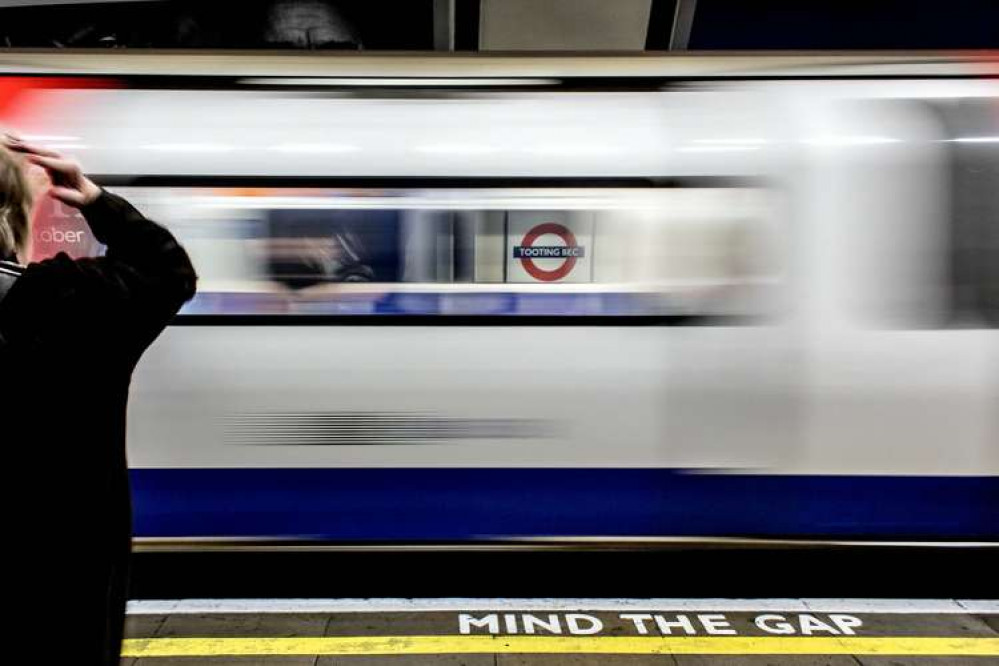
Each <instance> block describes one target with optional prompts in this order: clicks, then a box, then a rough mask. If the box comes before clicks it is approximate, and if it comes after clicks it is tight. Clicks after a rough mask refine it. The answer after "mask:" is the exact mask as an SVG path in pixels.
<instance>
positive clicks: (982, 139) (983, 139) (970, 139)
mask: <svg viewBox="0 0 999 666" xmlns="http://www.w3.org/2000/svg"><path fill="white" fill-rule="evenodd" d="M949 141H953V142H954V143H999V136H959V137H957V138H956V139H949Z"/></svg>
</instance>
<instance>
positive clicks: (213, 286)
mask: <svg viewBox="0 0 999 666" xmlns="http://www.w3.org/2000/svg"><path fill="white" fill-rule="evenodd" d="M117 190H118V191H119V192H121V193H122V194H123V195H125V196H126V197H128V198H129V199H130V200H132V201H133V202H134V203H135V204H136V205H137V206H138V207H140V208H141V209H142V210H144V211H145V212H146V213H147V214H148V215H149V216H150V217H152V218H154V219H157V220H159V221H162V222H163V223H164V224H166V225H168V226H169V227H170V228H171V229H172V230H173V231H174V232H175V233H176V234H177V235H178V236H179V237H180V238H181V240H182V241H183V242H184V243H185V245H186V247H187V248H188V249H189V251H190V253H191V255H192V257H193V259H194V262H195V265H196V267H197V269H198V273H199V275H200V284H199V293H198V295H197V296H196V298H195V299H194V301H192V302H191V303H189V304H188V305H187V306H186V308H185V310H184V311H183V313H184V314H187V315H195V316H196V315H285V314H290V315H312V314H319V315H385V314H395V315H410V314H413V315H512V316H516V315H577V316H579V315H587V316H588V315H593V316H601V315H612V316H622V315H638V316H642V315H645V316H672V315H682V316H687V315H737V316H743V315H760V314H762V313H763V309H764V304H765V303H766V302H768V301H769V299H768V297H769V296H771V295H772V294H773V292H774V290H775V289H776V287H777V286H778V285H779V284H780V282H781V280H780V267H779V266H778V264H777V262H776V260H775V258H776V256H777V255H778V254H779V253H777V252H775V249H774V239H775V238H776V237H777V234H776V233H775V232H774V229H773V228H772V225H773V221H774V219H775V218H774V214H773V212H774V206H775V202H774V200H773V193H772V192H770V191H768V190H765V189H759V188H707V187H705V188H691V189H683V188H675V189H674V188H662V189H644V188H633V189H631V188H625V189H616V188H592V189H584V188H563V189H486V188H483V189H427V190H418V189H401V190H378V189H304V188H283V189H237V188H223V189H219V188H126V187H123V188H117Z"/></svg>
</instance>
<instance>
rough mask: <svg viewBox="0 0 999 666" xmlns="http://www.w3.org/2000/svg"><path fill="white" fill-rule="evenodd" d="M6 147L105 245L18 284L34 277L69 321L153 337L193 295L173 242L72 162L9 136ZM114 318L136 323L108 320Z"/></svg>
mask: <svg viewBox="0 0 999 666" xmlns="http://www.w3.org/2000/svg"><path fill="white" fill-rule="evenodd" d="M5 144H6V145H7V147H8V148H9V149H11V150H15V151H17V152H20V153H22V154H23V155H24V156H25V158H26V159H27V160H28V161H29V162H31V163H33V164H35V165H37V166H39V167H41V168H42V169H44V170H45V171H46V173H47V174H48V177H49V180H50V181H51V185H52V187H51V189H50V190H49V193H50V195H51V196H52V197H53V198H55V199H56V200H58V201H60V202H62V203H63V204H66V205H68V206H71V207H73V208H77V209H79V210H80V212H81V213H82V214H83V216H84V217H85V218H86V220H87V223H88V224H89V225H90V228H91V229H92V230H93V232H94V235H95V236H96V237H97V239H98V240H99V241H100V242H102V243H103V244H104V245H106V246H107V252H106V253H105V256H103V257H98V258H93V259H80V260H75V261H74V260H72V259H70V258H69V257H67V256H66V255H64V254H60V255H58V256H57V257H55V258H54V259H51V260H47V261H44V262H41V263H40V264H35V265H32V266H29V268H28V271H27V272H26V273H25V276H24V277H25V278H27V277H28V276H30V275H32V273H35V274H37V278H35V279H33V280H32V281H33V282H35V283H36V284H38V285H39V287H40V288H41V291H42V292H46V291H48V292H49V295H50V296H53V297H56V298H57V300H59V301H61V302H62V304H63V305H64V306H69V307H68V308H67V307H64V308H63V309H64V310H67V309H68V310H71V311H73V314H76V315H83V316H87V317H100V316H105V317H109V319H110V321H107V322H106V323H108V324H112V325H113V324H115V323H117V324H125V325H127V324H128V323H133V324H141V326H142V327H143V328H149V329H154V330H155V331H156V332H158V330H159V329H161V328H162V327H163V326H165V325H166V323H167V322H168V321H169V319H170V318H171V317H172V316H173V315H174V314H175V313H176V311H177V310H178V309H180V306H181V305H183V304H184V302H185V301H187V300H188V299H190V298H191V297H192V296H193V294H194V289H195V284H196V280H197V276H196V274H195V272H194V268H193V267H192V265H191V262H190V259H189V258H188V256H187V253H186V252H185V251H184V249H183V248H182V247H181V246H180V244H179V243H177V241H176V239H175V238H174V237H173V235H172V234H170V232H169V231H167V230H166V229H164V228H163V227H161V226H159V225H158V224H156V223H154V222H152V221H150V220H148V219H146V218H145V217H143V216H142V214H141V213H139V212H138V211H137V210H136V209H135V208H133V207H132V206H131V205H130V204H129V203H128V202H127V201H125V200H124V199H122V198H121V197H119V196H117V195H114V194H111V193H110V192H107V191H105V190H103V189H101V188H100V187H98V186H97V185H96V184H95V183H94V182H93V181H91V180H90V179H89V178H87V177H86V176H85V175H84V174H83V172H82V171H81V169H80V166H79V165H78V164H77V163H76V162H74V161H72V160H69V159H66V158H64V157H63V156H61V155H59V154H58V153H55V152H54V151H50V150H47V149H44V148H40V147H38V146H33V145H30V144H26V143H24V142H22V141H19V140H17V139H12V138H10V137H8V138H7V139H5ZM45 283H48V289H46V284H45ZM53 314H55V312H53ZM66 314H69V312H66ZM120 317H125V318H127V319H130V320H134V321H131V322H129V321H117V322H115V321H114V320H118V319H119V318H120ZM128 328H132V326H128ZM150 332H151V333H152V332H153V330H150ZM154 334H155V333H154Z"/></svg>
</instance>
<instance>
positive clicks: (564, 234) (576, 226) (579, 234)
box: [507, 213, 592, 282]
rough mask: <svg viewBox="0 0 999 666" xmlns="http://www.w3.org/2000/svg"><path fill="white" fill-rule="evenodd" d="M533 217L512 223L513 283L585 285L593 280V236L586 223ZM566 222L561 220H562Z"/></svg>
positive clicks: (510, 267) (510, 266)
mask: <svg viewBox="0 0 999 666" xmlns="http://www.w3.org/2000/svg"><path fill="white" fill-rule="evenodd" d="M532 217H533V219H531V217H520V218H519V219H511V223H510V229H509V231H508V238H509V241H508V251H509V254H508V255H507V257H508V259H507V261H508V262H509V263H508V271H507V272H508V279H509V280H510V281H511V282H559V281H562V282H585V281H589V279H590V266H589V259H590V257H588V256H587V251H586V246H587V245H588V244H589V241H590V238H591V236H592V233H591V230H590V228H589V226H590V225H589V223H588V221H586V220H573V221H572V222H570V221H569V220H567V219H565V218H566V217H567V216H566V215H565V214H564V213H563V214H556V216H555V217H556V219H551V217H547V218H542V217H541V216H539V215H537V214H534V215H533V216H532ZM559 217H561V218H562V219H561V220H559V219H558V218H559Z"/></svg>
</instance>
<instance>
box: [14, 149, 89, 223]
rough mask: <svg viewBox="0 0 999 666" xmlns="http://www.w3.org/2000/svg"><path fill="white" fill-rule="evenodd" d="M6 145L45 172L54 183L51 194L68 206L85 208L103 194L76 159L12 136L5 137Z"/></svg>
mask: <svg viewBox="0 0 999 666" xmlns="http://www.w3.org/2000/svg"><path fill="white" fill-rule="evenodd" d="M3 145H4V146H5V147H6V148H7V149H8V150H12V151H14V152H17V153H21V154H22V155H24V157H25V159H26V160H28V161H29V162H31V163H32V164H35V165H38V166H40V167H41V168H42V169H44V170H45V173H46V174H47V175H48V179H49V182H50V183H51V184H52V187H51V189H50V190H49V194H50V195H52V197H53V198H54V199H57V200H59V201H61V202H62V203H64V204H66V205H67V206H72V207H73V208H83V207H84V206H86V205H88V204H91V203H93V202H94V201H96V200H97V197H99V196H100V195H101V188H99V187H98V186H97V185H96V184H95V183H94V181H92V180H90V179H89V178H87V177H86V176H85V175H83V171H81V170H80V165H79V164H78V163H77V162H75V161H74V160H71V159H68V158H66V157H64V156H62V155H61V154H59V153H57V152H56V151H54V150H49V149H48V148H42V147H41V146H36V145H33V144H29V143H25V142H24V141H22V140H21V139H19V138H18V137H16V136H13V135H11V134H6V135H4V137H3Z"/></svg>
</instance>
